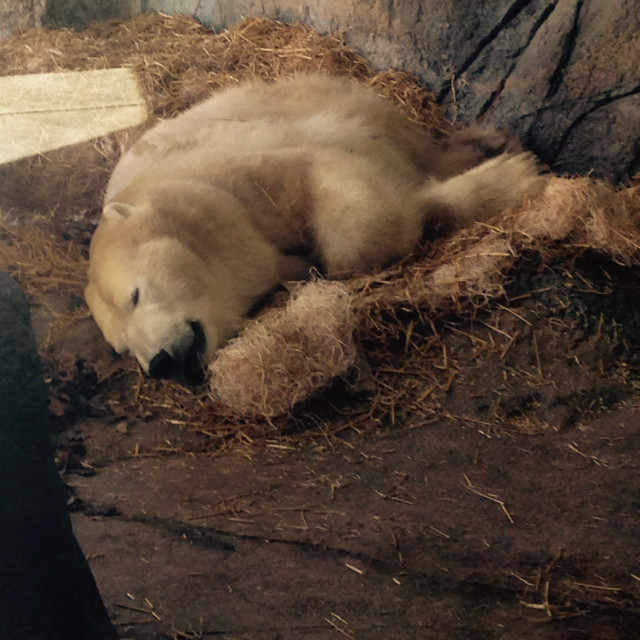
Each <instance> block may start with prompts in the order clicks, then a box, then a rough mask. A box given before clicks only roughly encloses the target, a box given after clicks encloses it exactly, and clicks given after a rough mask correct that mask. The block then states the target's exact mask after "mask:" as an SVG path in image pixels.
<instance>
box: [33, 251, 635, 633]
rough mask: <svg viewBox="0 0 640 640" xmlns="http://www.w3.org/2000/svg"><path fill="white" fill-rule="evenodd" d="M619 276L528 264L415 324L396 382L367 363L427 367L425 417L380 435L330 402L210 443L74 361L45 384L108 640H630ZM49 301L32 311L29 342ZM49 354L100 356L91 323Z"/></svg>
mask: <svg viewBox="0 0 640 640" xmlns="http://www.w3.org/2000/svg"><path fill="white" fill-rule="evenodd" d="M638 280H639V275H638V273H637V272H636V271H634V270H629V269H624V268H621V267H617V266H615V265H613V264H612V263H610V262H605V261H602V260H601V259H599V258H598V257H597V256H594V255H589V254H586V255H583V256H579V257H576V258H575V260H574V261H573V262H571V263H569V262H567V261H566V260H565V261H562V262H558V263H557V264H553V263H551V264H550V263H543V262H542V261H541V260H540V258H539V256H537V255H535V254H533V255H530V256H526V258H524V259H523V260H521V261H520V263H519V264H517V265H516V267H515V268H514V269H513V270H512V271H511V275H510V280H509V283H508V286H507V296H506V297H505V298H503V299H501V300H498V301H497V302H495V303H493V304H492V305H491V306H490V307H488V308H486V309H484V310H478V311H475V312H469V313H466V314H463V315H461V316H456V317H451V318H449V319H447V320H445V321H442V322H440V323H438V325H437V326H435V325H431V326H429V327H425V326H423V327H415V328H414V330H413V332H412V340H411V343H410V344H409V345H408V346H407V345H405V349H404V351H403V350H402V349H399V350H398V354H397V357H398V363H399V364H398V367H399V368H398V370H397V371H396V372H394V371H393V370H390V369H389V368H388V367H387V370H386V371H385V370H382V369H380V368H376V363H372V364H373V365H374V366H373V371H374V374H373V377H374V382H375V384H378V385H380V384H382V385H394V384H396V385H401V384H404V383H405V382H406V381H405V380H404V378H405V377H406V376H414V377H419V376H420V375H422V374H421V373H420V372H421V371H422V369H416V370H415V372H414V371H413V370H412V369H411V368H410V367H407V366H405V367H404V368H400V363H402V362H404V363H405V364H406V363H407V362H409V363H411V362H415V360H413V358H425V359H429V360H430V361H432V362H433V367H432V369H433V373H434V376H435V377H434V378H430V379H429V380H421V379H418V380H416V381H415V384H416V387H417V388H418V389H420V388H422V389H424V391H423V392H422V395H423V396H424V397H423V398H422V399H421V404H422V406H424V408H425V410H424V411H423V412H420V411H416V410H415V407H414V408H412V409H411V410H406V408H405V407H403V406H402V405H401V404H399V405H398V406H395V407H393V408H392V409H391V410H387V411H386V412H385V413H384V415H386V416H387V417H386V419H381V418H380V417H379V416H380V415H381V414H380V413H378V414H376V413H375V412H373V411H372V410H371V405H372V403H373V402H374V398H373V397H372V396H371V395H368V394H367V393H366V392H363V391H360V392H359V393H357V394H354V393H347V392H345V390H344V389H343V388H341V387H340V385H338V386H337V387H336V388H334V389H333V390H331V391H329V392H328V393H327V394H325V395H324V396H323V397H321V398H319V399H318V400H317V401H315V402H314V403H313V404H312V405H310V406H309V407H307V408H304V409H301V410H300V412H299V414H298V415H297V416H296V420H295V421H294V422H293V423H288V426H286V427H284V428H283V427H282V425H278V424H277V423H274V424H273V425H272V426H268V425H267V426H266V427H264V429H265V430H264V431H263V435H262V437H260V438H258V437H255V436H254V437H249V436H247V437H246V441H245V442H242V438H240V439H238V438H236V439H235V440H233V441H232V442H231V443H230V444H228V446H225V447H222V448H221V447H220V446H219V443H216V445H215V446H212V439H211V437H210V436H209V435H208V434H207V433H205V431H206V430H203V429H201V428H197V429H196V428H193V426H192V425H190V424H189V423H188V421H182V420H167V419H166V415H165V416H163V409H162V407H161V406H157V407H156V409H155V411H149V412H148V414H147V415H144V416H142V417H140V416H138V417H136V418H135V419H132V418H131V416H130V415H129V414H127V412H126V411H124V410H120V411H118V410H117V406H116V403H115V402H114V400H113V397H114V388H113V385H112V386H111V387H110V388H109V389H107V388H106V385H104V384H100V383H99V382H98V381H96V379H95V373H93V372H92V370H91V367H90V366H89V365H86V367H85V368H84V369H81V373H80V374H79V373H78V371H77V370H76V372H75V374H74V380H75V382H74V384H73V385H72V384H70V383H69V380H67V384H66V386H64V385H62V384H61V382H60V380H56V379H52V378H51V377H50V378H49V382H50V385H51V386H52V388H54V389H55V388H57V389H58V391H57V394H58V401H59V398H60V397H62V395H64V394H63V393H62V391H61V389H63V388H64V389H66V392H67V395H66V396H65V397H66V405H65V407H64V409H65V411H64V412H61V413H63V414H64V415H63V416H62V417H61V418H60V420H59V423H58V431H59V433H58V434H57V435H56V437H55V443H56V447H57V452H58V457H59V458H60V460H61V470H62V472H63V475H64V479H65V482H66V483H67V484H68V486H69V503H70V506H71V508H72V510H73V512H74V513H73V524H74V528H75V532H76V535H77V537H78V539H79V541H80V543H81V546H82V548H83V550H84V552H85V554H86V555H87V557H88V558H89V560H90V565H91V568H92V570H93V572H94V575H95V578H96V581H97V583H98V586H99V589H100V591H101V593H102V596H103V598H104V600H105V603H106V605H107V608H108V610H109V612H110V615H111V616H112V619H113V621H114V623H115V624H116V625H117V629H118V631H119V634H120V637H121V638H129V639H131V640H147V639H152V638H153V639H161V638H174V639H179V640H182V639H187V638H189V639H190V638H225V639H228V640H231V639H243V640H244V639H246V640H249V639H251V640H263V639H269V640H272V639H273V640H275V639H294V638H314V639H318V640H320V639H325V638H326V639H330V638H340V637H348V638H360V639H367V640H375V639H378V638H380V639H385V640H390V639H396V638H397V639H399V640H400V639H403V640H410V639H414V638H415V639H423V638H433V639H439V638H442V639H445V638H446V639H448V640H451V639H455V638H460V639H462V638H464V639H468V638H474V639H487V640H489V639H491V640H493V639H496V640H497V639H512V638H513V639H516V638H517V639H520V638H525V637H526V638H549V639H563V640H564V639H576V640H578V639H582V638H585V639H586V638H598V639H600V640H617V639H623V638H637V637H638V629H640V554H639V551H640V543H639V542H638V535H637V532H638V530H640V529H639V525H640V511H639V507H640V474H639V473H638V470H639V469H638V467H639V462H638V456H637V455H636V451H637V450H638V446H639V445H640V430H639V429H638V423H637V422H636V421H637V420H638V417H639V416H640V412H639V409H638V406H639V405H638V402H639V400H640V395H639V380H640V378H639V375H638V374H639V369H638V355H637V353H638V352H637V342H638V337H639V332H640V322H639V319H640V298H639V297H638V295H637V291H638V284H639V283H638ZM58 303H60V301H59V300H58ZM51 307H52V299H49V300H48V301H47V302H46V304H44V303H43V304H39V303H38V302H37V301H35V302H34V306H33V311H34V323H35V328H36V332H37V333H38V335H39V336H40V337H41V339H42V338H43V336H44V335H45V333H46V327H47V323H48V322H50V313H51ZM48 318H49V320H48ZM63 347H64V350H66V352H67V353H70V354H73V356H74V357H75V358H76V363H77V362H87V361H88V358H90V357H95V354H96V353H97V352H100V351H101V350H104V345H103V343H102V341H101V339H100V337H99V335H98V334H97V330H96V329H95V328H94V327H93V324H92V323H91V321H90V320H89V319H85V320H79V321H77V322H76V323H75V324H74V325H73V326H72V327H71V328H70V329H69V331H67V333H66V336H65V335H62V336H61V337H59V338H58V342H57V343H56V345H55V348H56V349H62V348H63ZM407 350H410V351H411V353H408V352H407ZM46 366H47V361H46V357H45V367H46ZM115 366H116V367H117V366H121V363H119V362H118V361H115ZM49 375H50V376H54V377H55V375H56V373H55V371H53V372H52V370H51V369H49ZM58 375H60V372H59V371H58ZM433 380H435V381H436V383H435V384H434V383H433ZM125 383H126V384H129V385H130V384H131V377H130V376H129V377H128V378H123V381H122V382H121V384H125ZM56 385H58V386H57V387H56ZM74 385H75V386H74ZM73 388H75V389H76V393H75V394H74V393H71V392H69V389H73ZM123 393H124V392H123ZM419 400H420V398H419ZM52 402H53V405H52V406H53V407H54V408H55V407H56V404H55V402H56V400H55V393H54V395H53V398H52ZM235 428H236V429H237V430H240V431H242V430H243V427H241V426H236V427H235ZM247 433H249V432H247Z"/></svg>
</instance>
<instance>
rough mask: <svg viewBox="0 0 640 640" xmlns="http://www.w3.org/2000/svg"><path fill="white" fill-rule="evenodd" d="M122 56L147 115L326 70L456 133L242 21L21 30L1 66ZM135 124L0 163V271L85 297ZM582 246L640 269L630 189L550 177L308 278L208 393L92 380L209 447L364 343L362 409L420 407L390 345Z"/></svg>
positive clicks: (379, 81)
mask: <svg viewBox="0 0 640 640" xmlns="http://www.w3.org/2000/svg"><path fill="white" fill-rule="evenodd" d="M122 65H128V66H131V67H133V69H134V70H135V71H136V73H137V74H138V77H139V79H140V83H141V86H142V88H143V90H144V93H145V95H146V99H147V101H148V105H149V109H150V112H151V113H152V114H153V118H156V117H166V116H170V115H172V114H174V113H176V112H177V111H179V110H182V109H184V108H186V107H188V106H189V105H191V104H193V103H194V102H197V101H198V100H200V99H202V98H203V97H205V96H206V95H208V94H209V93H210V91H211V90H213V89H215V88H217V87H222V86H226V85H229V84H235V83H237V82H240V81H241V80H242V79H244V78H248V77H255V76H261V77H268V78H275V77H278V76H283V75H287V74H292V73H296V72H299V71H310V70H322V71H327V72H331V73H334V74H343V75H347V76H351V77H354V78H357V79H359V80H360V81H362V82H367V83H369V84H371V85H372V86H374V87H375V88H376V89H377V90H378V91H380V92H381V93H382V94H384V95H386V96H387V97H389V98H390V99H392V100H395V101H396V102H398V104H400V106H401V108H402V109H404V110H405V112H406V114H407V116H408V117H409V118H411V119H413V120H415V121H417V122H420V123H422V124H423V125H424V126H425V127H429V128H430V129H431V130H433V131H435V132H436V133H437V135H441V136H446V135H448V134H449V133H451V132H452V131H453V127H452V125H451V124H450V123H448V122H446V121H445V120H444V119H443V118H442V117H441V114H440V112H439V110H438V108H437V105H436V104H435V102H434V100H433V98H432V96H431V95H430V94H429V93H428V92H426V91H425V90H424V89H422V88H421V87H420V86H419V85H418V84H417V83H416V82H415V81H414V80H413V79H412V78H411V77H409V76H407V75H406V74H403V73H398V72H393V71H389V72H382V73H375V72H374V71H373V70H372V69H371V68H370V67H369V66H368V64H367V63H366V61H365V60H363V59H362V58H361V57H360V56H358V55H357V54H356V53H355V52H354V51H353V50H351V49H349V48H348V47H347V46H346V45H345V43H344V41H343V39H342V37H341V36H340V35H339V34H337V35H332V36H320V35H319V34H318V33H317V32H315V31H313V30H311V29H308V28H306V27H303V26H301V25H285V24H280V23H277V22H272V21H268V20H264V19H257V18H249V19H246V20H244V21H243V22H241V23H240V24H238V25H237V26H235V27H233V28H230V29H228V30H225V31H222V32H220V33H214V32H213V31H212V30H210V29H208V28H206V27H203V26H201V25H199V24H197V23H196V22H194V21H193V20H191V19H190V18H187V17H184V16H172V17H168V16H164V15H161V14H156V15H143V16H140V17H138V18H136V19H133V20H130V21H128V22H125V23H121V24H120V23H105V24H95V25H92V26H91V27H90V28H88V29H87V30H86V31H83V32H80V33H76V32H72V31H68V30H58V31H47V30H39V29H35V30H28V31H24V32H20V33H17V34H15V35H14V36H13V37H12V38H9V39H8V40H6V41H4V42H2V43H0V69H2V70H3V72H4V73H7V74H15V73H30V72H44V71H55V70H63V69H64V70H81V69H96V68H105V67H115V66H122ZM153 118H152V119H153ZM141 130H142V128H139V129H136V130H127V131H121V132H118V133H115V134H111V135H109V136H105V137H104V138H101V139H99V140H96V141H93V142H91V143H86V144H82V145H76V146H75V147H70V148H67V149H63V150H60V151H56V152H52V153H49V154H46V155H45V156H42V157H38V158H30V159H26V160H23V161H20V162H17V163H14V164H13V165H10V166H7V167H3V168H0V185H2V186H1V187H0V207H2V219H1V222H2V227H1V228H0V267H1V268H4V269H7V270H9V271H10V272H12V273H13V274H14V275H15V276H16V277H17V278H18V279H19V280H20V282H21V283H22V285H23V286H24V287H25V289H26V290H27V293H28V294H29V295H30V296H31V297H32V298H37V296H38V295H39V294H41V293H42V292H44V291H56V292H58V293H59V294H60V295H61V296H77V297H80V296H81V295H82V289H83V286H84V272H85V270H86V262H85V260H86V250H87V245H88V241H89V238H90V234H91V231H92V229H93V226H94V225H95V223H96V222H97V216H98V215H99V210H100V202H101V194H102V191H103V189H104V187H105V184H106V180H107V178H108V175H109V172H110V170H111V168H112V167H113V166H114V164H115V162H116V161H117V159H118V157H119V156H120V154H121V153H122V151H123V150H124V149H126V148H127V147H128V146H129V145H130V144H131V143H132V141H134V140H135V139H136V137H137V136H138V135H139V134H140V131H141ZM586 248H592V249H595V250H596V251H598V252H601V253H602V254H603V255H605V256H607V257H608V258H610V259H611V260H614V261H616V262H618V263H620V264H624V265H633V264H637V263H638V261H639V260H640V253H639V252H640V193H639V192H638V191H637V189H635V188H627V189H622V190H616V189H614V188H613V187H611V186H610V185H607V184H604V183H600V182H596V181H592V180H590V179H588V178H575V179H567V178H554V179H552V180H551V181H550V183H549V185H548V188H547V189H546V191H545V193H544V194H543V195H542V196H541V198H539V199H538V200H537V201H534V202H527V203H523V208H522V210H520V211H508V212H503V213H502V214H500V215H499V216H497V217H496V218H495V219H494V220H493V221H490V222H489V223H482V224H480V223H478V224H476V225H474V226H472V227H470V228H468V229H465V230H462V231H460V232H458V233H456V234H455V235H453V236H451V237H449V238H445V239H440V240H437V241H436V242H434V243H433V244H432V245H429V246H425V247H424V249H423V251H422V252H421V253H420V254H419V255H414V256H409V257H407V259H406V260H404V261H403V262H402V263H399V264H397V265H394V266H392V267H390V268H389V269H386V270H384V271H382V272H378V273H374V274H370V275H367V276H363V277H360V278H357V279H354V280H351V281H348V282H344V283H327V282H323V281H316V282H312V283H308V284H306V285H304V286H302V287H301V288H300V289H299V290H298V292H297V293H296V294H295V295H294V296H293V298H292V300H291V301H290V303H289V305H288V306H287V307H285V308H284V309H268V310H267V311H266V312H264V313H263V314H261V315H260V316H259V317H258V318H256V319H254V320H252V321H251V322H250V323H249V324H248V326H247V329H246V330H245V332H243V333H242V334H241V335H240V336H239V337H238V338H236V339H235V340H234V341H232V342H231V343H230V345H229V346H228V347H227V348H225V349H224V350H222V351H221V353H220V355H219V357H218V359H217V360H216V361H214V363H212V365H211V372H210V376H209V384H210V385H211V389H212V392H211V394H209V393H207V392H206V390H204V391H195V392H194V391H193V390H187V389H184V388H183V387H181V386H180V385H178V384H176V383H173V382H166V381H164V382H159V381H151V380H146V379H144V378H143V377H142V376H141V374H140V373H139V371H138V370H137V368H136V367H134V366H132V365H131V363H129V362H128V361H120V362H118V363H116V364H115V365H114V364H111V363H109V364H107V363H104V362H93V363H84V365H83V366H84V370H85V371H86V370H87V368H89V369H90V370H91V371H92V372H93V373H94V374H95V375H96V376H97V379H98V380H99V382H100V384H101V389H102V394H103V395H104V406H108V407H111V408H112V409H113V410H114V411H115V410H116V409H114V407H117V411H120V412H123V411H124V412H126V413H127V415H128V416H129V417H130V418H134V417H136V416H138V417H142V416H147V415H149V414H152V415H158V416H162V417H163V418H164V419H167V420H170V421H173V422H174V423H179V424H184V425H185V426H186V425H188V426H190V428H193V429H196V430H198V431H200V432H202V433H206V434H208V435H209V436H211V438H212V441H215V442H217V443H220V442H223V441H225V439H228V437H229V436H230V435H232V434H234V433H238V432H241V433H247V432H248V431H247V429H248V427H247V424H248V423H247V420H249V421H251V424H252V425H253V426H252V427H251V428H258V427H257V426H256V424H257V422H259V419H260V418H261V417H265V418H267V419H269V425H270V426H269V428H272V425H273V424H275V423H273V422H271V420H272V419H274V418H275V417H276V416H278V415H283V416H284V417H283V418H281V419H280V420H281V422H280V423H279V427H280V428H281V429H282V428H284V426H285V425H286V424H289V422H287V421H290V420H293V419H294V418H292V417H291V411H292V410H293V409H295V408H297V407H299V406H300V405H301V404H304V402H305V401H306V400H308V399H309V398H310V397H314V396H317V395H318V394H319V393H321V391H322V389H323V388H325V387H326V386H327V385H328V384H329V382H330V381H331V380H332V379H334V378H335V377H336V376H338V377H340V376H345V375H347V374H348V372H349V370H350V369H351V368H352V367H353V365H354V362H355V361H356V353H357V350H358V349H360V351H361V355H362V354H364V357H366V358H367V359H368V360H369V361H370V362H371V363H372V365H373V372H372V377H373V379H374V380H376V381H378V382H379V383H380V384H377V386H376V387H375V390H374V391H373V392H372V395H371V396H370V401H369V402H368V403H367V408H366V409H365V410H364V411H365V413H367V414H368V415H373V414H374V413H376V412H377V414H378V415H383V414H385V412H387V413H388V411H389V407H393V406H396V405H397V404H398V402H402V403H403V404H404V406H405V407H406V408H407V410H408V411H411V410H413V411H416V412H418V413H419V412H420V410H421V403H422V402H423V400H424V394H416V393H415V392H414V390H413V389H412V388H411V387H410V385H406V384H405V381H406V377H405V376H394V375H389V373H388V372H389V371H397V369H398V366H400V367H402V366H403V365H402V363H400V365H399V364H398V362H399V358H398V349H399V348H400V352H401V353H402V345H403V344H404V345H407V344H409V342H410V334H411V333H412V332H417V331H421V327H422V328H424V327H427V328H429V330H430V331H431V330H433V328H434V324H433V323H434V321H436V320H437V319H438V318H442V317H445V316H447V315H450V314H463V313H465V312H466V311H468V310H470V309H475V308H477V307H479V306H483V305H486V304H487V303H489V302H490V301H492V300H495V299H496V298H498V297H500V296H501V295H502V294H503V288H504V282H505V277H506V274H507V273H508V272H509V270H510V269H511V268H512V267H513V265H514V264H516V262H517V260H518V258H519V257H520V256H522V255H523V254H524V253H525V252H529V251H536V252H539V253H540V254H542V255H543V257H544V256H556V257H557V256H563V255H566V256H571V255H575V254H576V253H580V252H583V251H584V250H585V249H586ZM76 314H77V316H78V317H79V316H83V315H84V316H85V317H86V314H87V312H86V309H84V307H81V308H80V310H79V311H77V312H76ZM72 320H73V319H72ZM69 321H70V320H69V318H66V319H64V322H66V323H68V322H69ZM357 345H359V347H358V346H357ZM43 348H44V349H48V351H47V353H48V356H47V358H46V359H45V364H46V365H47V366H48V367H49V368H50V369H52V370H55V368H56V366H59V362H60V361H61V360H62V359H65V358H67V357H68V356H67V355H64V354H58V360H56V354H55V344H54V347H53V355H51V345H49V346H47V345H45V347H43ZM65 361H66V360H65ZM432 366H433V363H432V362H430V361H429V359H428V358H422V359H421V360H416V359H415V358H414V359H413V360H412V362H411V367H413V368H414V369H415V368H416V367H419V368H420V369H421V370H422V371H423V372H424V373H425V376H426V377H428V375H429V370H430V368H431V367H432ZM385 372H387V373H385ZM50 378H54V376H50ZM359 407H360V405H357V403H355V402H354V403H353V406H352V411H353V415H355V414H356V413H357V411H362V409H361V408H359ZM256 421H257V422H256Z"/></svg>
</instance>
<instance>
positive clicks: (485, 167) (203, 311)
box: [86, 75, 544, 377]
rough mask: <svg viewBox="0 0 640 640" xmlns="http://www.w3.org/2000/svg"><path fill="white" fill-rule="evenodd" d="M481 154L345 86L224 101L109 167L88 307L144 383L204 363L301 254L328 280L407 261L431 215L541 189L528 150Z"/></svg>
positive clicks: (506, 201) (291, 87) (297, 269)
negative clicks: (443, 140) (438, 137)
mask: <svg viewBox="0 0 640 640" xmlns="http://www.w3.org/2000/svg"><path fill="white" fill-rule="evenodd" d="M481 159H482V158H481V157H480V153H478V150H477V148H475V147H474V145H473V144H466V143H464V142H460V143H455V142H450V143H448V144H445V145H438V144H437V143H436V141H434V139H433V138H432V137H431V136H430V135H428V134H427V133H426V132H425V131H424V130H423V129H422V128H421V127H419V126H418V125H414V124H413V123H411V122H409V121H408V120H407V119H406V118H405V117H404V116H403V115H402V114H401V113H400V112H399V111H397V109H396V108H395V107H394V106H393V105H392V104H391V103H390V102H389V101H387V100H385V99H384V98H381V97H379V96H378V95H376V94H375V92H374V91H373V90H372V89H370V88H368V87H365V86H364V85H361V84H358V83H356V82H353V81H349V80H345V79H338V78H332V77H328V76H321V75H310V76H301V77H297V78H293V79H289V80H284V81H280V82H278V83H275V84H269V83H266V82H261V81H256V82H251V83H248V84H246V85H241V86H238V87H234V88H232V89H228V90H225V91H221V92H219V93H216V94H215V95H214V96H213V97H211V98H210V99H208V100H207V101H205V102H203V103H202V104H200V105H198V106H195V107H193V108H191V109H190V110H188V111H186V112H184V113H182V114H181V115H179V116H178V117H176V118H175V119H172V120H167V121H163V122H161V123H160V124H158V125H157V126H155V127H154V128H152V129H151V130H150V131H148V132H147V133H146V134H145V135H144V136H143V137H142V138H141V139H140V140H139V141H138V142H137V143H136V144H135V145H134V146H133V147H132V148H131V149H130V150H129V151H128V152H127V153H126V154H125V155H124V156H123V157H122V158H121V160H120V161H119V163H118V164H117V166H116V168H115V170H114V172H113V175H112V176H111V179H110V182H109V185H108V188H107V192H106V198H105V205H104V210H103V215H102V218H101V221H100V224H99V225H98V228H97V230H96V233H95V235H94V237H93V239H92V243H91V251H90V265H89V284H88V286H87V289H86V299H87V302H88V305H89V308H90V310H91V313H92V314H93V317H94V318H95V320H96V322H97V324H98V326H99V328H100V329H101V331H102V333H103V334H104V337H105V338H106V340H107V341H108V342H109V343H110V344H111V345H112V346H113V347H114V348H115V350H116V351H118V352H120V353H124V352H130V353H131V354H133V355H134V356H135V357H136V358H137V360H138V361H139V363H140V364H141V366H142V367H143V369H144V370H145V371H146V372H147V373H149V374H150V375H151V376H156V377H169V376H172V375H176V374H180V373H184V372H185V371H186V372H189V371H193V370H194V369H198V368H201V363H202V362H207V361H208V360H209V359H210V358H211V356H212V354H213V353H214V351H215V350H216V349H218V348H219V347H220V346H221V345H222V344H223V343H224V342H225V341H226V340H227V339H228V338H229V336H230V335H232V334H233V333H234V332H235V331H237V329H238V328H239V326H240V325H241V323H242V321H243V318H245V317H246V315H247V313H248V312H249V311H250V309H251V308H252V307H253V306H254V305H255V303H256V301H257V300H259V299H260V298H262V297H263V296H265V295H266V294H267V293H268V292H269V291H271V290H272V289H273V288H274V287H275V286H276V285H277V284H278V283H279V282H281V281H282V280H287V279H296V278H300V277H301V276H303V275H304V273H305V272H306V273H308V269H309V264H310V262H311V260H313V261H315V262H316V263H319V264H320V265H321V266H322V268H323V269H324V270H325V271H326V273H327V275H329V276H333V277H336V276H344V275H349V274H354V273H359V272H362V271H365V270H367V269H371V268H374V267H376V266H380V265H384V264H385V263H388V262H390V261H392V260H394V259H397V258H399V257H402V256H404V255H406V254H408V253H410V252H411V251H412V250H414V249H415V248H416V246H417V244H418V243H419V241H420V239H421V236H422V234H423V230H424V228H425V225H429V223H430V221H431V222H432V221H433V220H435V219H436V218H438V219H441V218H442V217H443V216H445V217H447V218H449V219H450V220H452V221H454V222H455V223H456V224H465V223H468V222H470V221H472V220H475V219H481V218H483V217H486V216H489V215H491V214H494V213H497V212H499V211H501V210H503V209H505V208H508V207H514V206H519V205H520V204H521V203H522V199H523V196H524V195H525V194H526V193H528V194H531V195H535V194H536V193H537V192H538V191H539V190H540V189H541V188H542V183H543V181H544V178H542V177H541V176H540V175H539V170H538V167H537V166H536V162H535V160H534V158H533V157H532V156H531V155H530V154H527V153H516V154H510V153H503V154H502V155H499V156H497V157H494V158H492V159H490V160H485V161H484V162H481ZM479 162H481V163H480V164H478V163H479ZM474 165H477V166H474Z"/></svg>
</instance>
